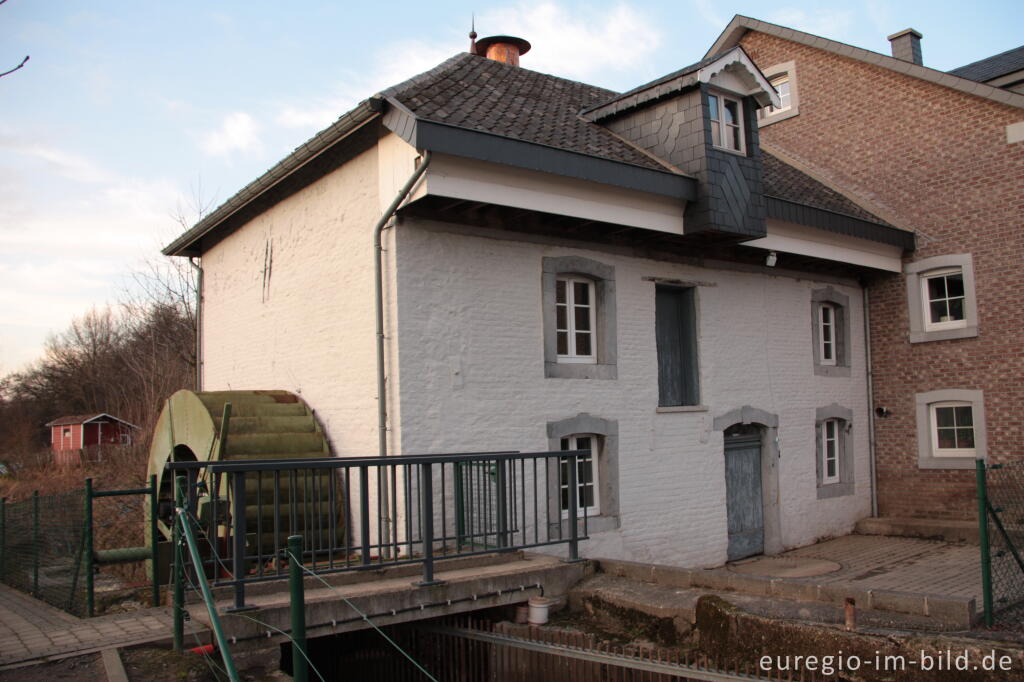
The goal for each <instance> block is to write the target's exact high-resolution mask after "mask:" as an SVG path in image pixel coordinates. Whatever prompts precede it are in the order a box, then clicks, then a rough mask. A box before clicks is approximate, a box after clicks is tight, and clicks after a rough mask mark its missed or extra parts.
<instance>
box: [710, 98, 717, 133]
mask: <svg viewBox="0 0 1024 682" xmlns="http://www.w3.org/2000/svg"><path fill="white" fill-rule="evenodd" d="M708 107H709V108H710V111H711V120H712V121H718V98H717V97H715V96H714V95H712V96H710V97H708ZM716 139H717V138H716Z"/></svg>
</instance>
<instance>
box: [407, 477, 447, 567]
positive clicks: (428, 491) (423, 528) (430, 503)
mask: <svg viewBox="0 0 1024 682" xmlns="http://www.w3.org/2000/svg"><path fill="white" fill-rule="evenodd" d="M420 539H421V540H422V541H423V580H421V581H420V582H418V583H414V584H415V585H420V586H424V585H440V584H441V583H443V582H444V581H443V580H434V474H433V470H432V468H431V465H430V462H424V463H423V464H420Z"/></svg>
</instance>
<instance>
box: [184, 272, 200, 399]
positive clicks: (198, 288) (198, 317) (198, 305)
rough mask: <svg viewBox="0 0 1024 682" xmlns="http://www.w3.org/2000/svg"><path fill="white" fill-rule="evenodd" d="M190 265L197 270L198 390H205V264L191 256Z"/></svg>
mask: <svg viewBox="0 0 1024 682" xmlns="http://www.w3.org/2000/svg"><path fill="white" fill-rule="evenodd" d="M188 262H189V265H191V266H192V267H193V268H195V271H196V308H195V309H196V390H197V391H201V390H203V266H202V265H199V264H198V263H196V259H195V258H194V257H192V256H189V259H188Z"/></svg>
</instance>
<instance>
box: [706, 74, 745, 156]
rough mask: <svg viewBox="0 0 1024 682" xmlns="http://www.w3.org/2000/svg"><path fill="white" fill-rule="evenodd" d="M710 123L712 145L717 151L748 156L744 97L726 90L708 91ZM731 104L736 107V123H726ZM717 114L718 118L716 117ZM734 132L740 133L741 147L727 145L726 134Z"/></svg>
mask: <svg viewBox="0 0 1024 682" xmlns="http://www.w3.org/2000/svg"><path fill="white" fill-rule="evenodd" d="M707 96H708V123H709V128H710V132H711V144H712V146H713V147H714V148H715V149H721V150H722V151H726V152H730V153H732V154H739V155H740V156H746V155H747V131H746V126H745V125H744V118H743V96H741V95H736V94H734V93H731V92H728V91H725V90H708V93H707ZM729 104H734V105H735V113H734V123H728V122H726V121H725V116H724V114H725V112H726V111H728V110H729V109H730V107H729ZM716 114H717V116H716ZM730 130H734V131H735V132H737V133H738V141H739V147H734V146H731V145H728V144H726V142H727V139H728V138H726V137H725V135H726V133H727V132H729V131H730Z"/></svg>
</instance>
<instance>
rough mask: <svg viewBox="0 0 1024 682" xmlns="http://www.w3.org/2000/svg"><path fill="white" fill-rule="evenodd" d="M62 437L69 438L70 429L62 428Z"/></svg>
mask: <svg viewBox="0 0 1024 682" xmlns="http://www.w3.org/2000/svg"><path fill="white" fill-rule="evenodd" d="M64 437H65V438H71V429H64Z"/></svg>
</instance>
